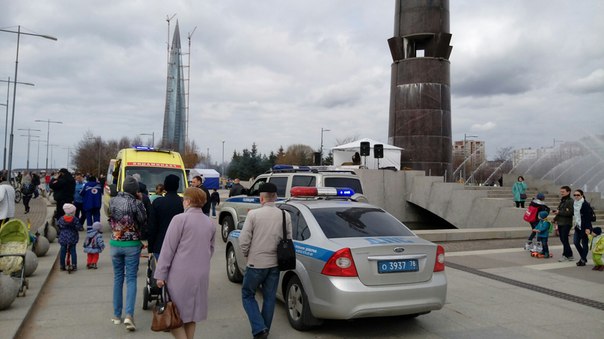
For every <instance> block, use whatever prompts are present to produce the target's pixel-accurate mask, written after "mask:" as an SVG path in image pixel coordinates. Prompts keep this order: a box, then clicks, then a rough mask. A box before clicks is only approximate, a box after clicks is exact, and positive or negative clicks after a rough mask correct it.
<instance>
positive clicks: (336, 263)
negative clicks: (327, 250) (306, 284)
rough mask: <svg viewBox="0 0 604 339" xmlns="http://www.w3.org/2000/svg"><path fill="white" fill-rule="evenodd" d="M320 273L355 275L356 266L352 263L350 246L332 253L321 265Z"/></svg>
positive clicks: (341, 275) (340, 275)
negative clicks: (323, 264)
mask: <svg viewBox="0 0 604 339" xmlns="http://www.w3.org/2000/svg"><path fill="white" fill-rule="evenodd" d="M321 274H324V275H329V276H334V277H357V276H358V273H357V268H356V266H355V265H354V259H353V258H352V252H350V248H342V249H341V250H339V251H337V252H336V253H334V254H333V255H332V256H331V258H329V260H327V262H326V263H325V266H323V270H322V271H321Z"/></svg>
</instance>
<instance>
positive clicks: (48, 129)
mask: <svg viewBox="0 0 604 339" xmlns="http://www.w3.org/2000/svg"><path fill="white" fill-rule="evenodd" d="M35 121H36V122H45V123H47V124H48V127H47V129H46V173H48V147H50V124H51V123H53V124H62V123H63V122H62V121H52V120H50V119H46V120H35Z"/></svg>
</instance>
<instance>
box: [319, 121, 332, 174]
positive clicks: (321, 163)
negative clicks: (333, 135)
mask: <svg viewBox="0 0 604 339" xmlns="http://www.w3.org/2000/svg"><path fill="white" fill-rule="evenodd" d="M329 131H331V130H329V129H327V128H323V127H321V149H320V150H319V153H320V154H319V157H320V158H321V159H320V160H319V165H321V166H323V132H329Z"/></svg>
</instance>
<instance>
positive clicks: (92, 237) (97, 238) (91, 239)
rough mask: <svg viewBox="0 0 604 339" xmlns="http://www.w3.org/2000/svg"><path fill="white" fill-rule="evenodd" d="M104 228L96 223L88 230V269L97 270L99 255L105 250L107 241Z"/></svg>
mask: <svg viewBox="0 0 604 339" xmlns="http://www.w3.org/2000/svg"><path fill="white" fill-rule="evenodd" d="M102 228H103V226H102V225H101V223H100V222H98V221H96V222H94V223H93V224H92V226H88V228H87V229H86V240H84V253H86V254H87V258H86V268H88V269H91V268H94V269H97V268H98V262H99V255H100V253H101V252H103V250H104V249H105V241H104V240H103V232H102Z"/></svg>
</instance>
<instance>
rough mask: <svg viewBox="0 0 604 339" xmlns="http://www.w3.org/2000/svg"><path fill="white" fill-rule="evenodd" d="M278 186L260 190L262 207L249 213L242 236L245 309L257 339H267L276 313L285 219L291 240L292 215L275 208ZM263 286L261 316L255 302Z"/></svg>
mask: <svg viewBox="0 0 604 339" xmlns="http://www.w3.org/2000/svg"><path fill="white" fill-rule="evenodd" d="M275 200H277V186H275V184H272V183H270V182H267V183H265V184H264V185H262V186H260V203H261V204H262V207H260V208H258V209H255V210H251V211H249V212H248V214H247V217H246V219H245V223H244V225H243V229H242V230H241V234H240V236H239V246H240V247H241V252H242V253H243V255H244V256H245V257H247V269H246V271H245V276H244V277H243V286H242V287H241V299H242V302H243V308H244V309H245V313H247V316H248V319H249V321H250V325H251V327H252V335H253V336H254V338H267V337H268V332H269V330H270V328H271V322H272V321H273V313H274V311H275V296H276V293H277V284H278V283H279V267H278V264H277V245H278V244H279V241H280V240H281V239H282V238H283V216H285V226H286V229H287V238H288V239H291V237H292V223H291V217H290V215H289V213H285V212H283V211H282V210H281V209H279V208H278V207H277V206H275ZM260 285H262V297H263V302H262V312H261V311H260V308H259V306H258V303H257V302H256V298H255V296H256V290H257V289H258V287H259V286H260Z"/></svg>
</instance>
